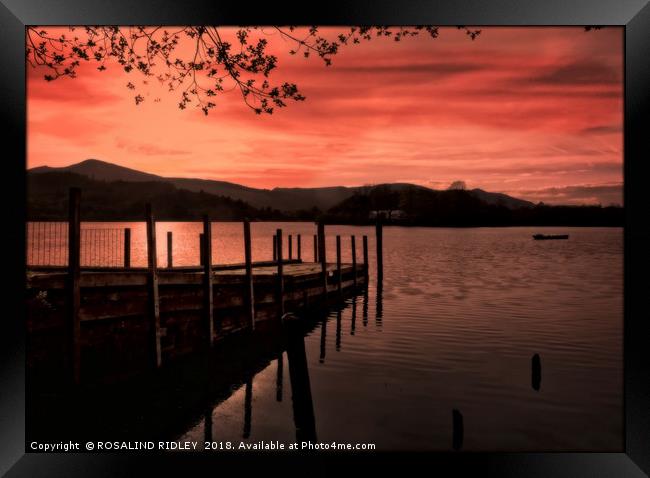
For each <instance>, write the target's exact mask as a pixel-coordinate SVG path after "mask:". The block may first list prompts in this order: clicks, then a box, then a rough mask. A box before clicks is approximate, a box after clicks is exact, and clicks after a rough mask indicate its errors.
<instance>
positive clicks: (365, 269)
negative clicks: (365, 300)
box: [363, 236, 368, 284]
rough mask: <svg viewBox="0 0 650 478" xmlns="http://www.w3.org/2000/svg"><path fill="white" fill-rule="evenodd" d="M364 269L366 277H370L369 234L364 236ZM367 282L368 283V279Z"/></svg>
mask: <svg viewBox="0 0 650 478" xmlns="http://www.w3.org/2000/svg"><path fill="white" fill-rule="evenodd" d="M363 271H364V275H365V277H366V279H368V236H363ZM366 284H368V281H367V280H366Z"/></svg>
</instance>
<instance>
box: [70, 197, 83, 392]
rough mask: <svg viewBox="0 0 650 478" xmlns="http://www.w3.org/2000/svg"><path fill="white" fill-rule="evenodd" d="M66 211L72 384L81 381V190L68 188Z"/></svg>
mask: <svg viewBox="0 0 650 478" xmlns="http://www.w3.org/2000/svg"><path fill="white" fill-rule="evenodd" d="M68 206H69V209H68V301H69V303H68V330H69V332H68V339H69V351H70V355H69V358H70V372H71V378H72V383H73V384H75V385H77V384H79V382H80V381H81V322H80V320H79V307H80V303H81V292H80V287H79V280H80V278H81V258H80V252H81V213H80V209H81V189H79V188H70V192H69V204H68Z"/></svg>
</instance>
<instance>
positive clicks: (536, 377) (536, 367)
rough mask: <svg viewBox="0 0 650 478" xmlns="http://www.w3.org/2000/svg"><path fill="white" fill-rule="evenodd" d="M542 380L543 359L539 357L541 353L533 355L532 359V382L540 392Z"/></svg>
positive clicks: (534, 388)
mask: <svg viewBox="0 0 650 478" xmlns="http://www.w3.org/2000/svg"><path fill="white" fill-rule="evenodd" d="M541 382H542V359H540V358H539V354H535V355H533V359H532V360H531V384H532V386H533V390H535V391H536V392H539V388H540V384H541Z"/></svg>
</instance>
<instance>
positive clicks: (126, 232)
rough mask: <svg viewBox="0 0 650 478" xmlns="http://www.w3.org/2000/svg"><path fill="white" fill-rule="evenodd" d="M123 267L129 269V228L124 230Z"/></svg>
mask: <svg viewBox="0 0 650 478" xmlns="http://www.w3.org/2000/svg"><path fill="white" fill-rule="evenodd" d="M124 267H125V268H127V269H128V268H129V267H131V228H130V227H127V228H126V229H124Z"/></svg>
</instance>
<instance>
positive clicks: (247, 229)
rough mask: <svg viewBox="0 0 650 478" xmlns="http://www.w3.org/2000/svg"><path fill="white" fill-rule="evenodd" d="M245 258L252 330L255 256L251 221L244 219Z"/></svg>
mask: <svg viewBox="0 0 650 478" xmlns="http://www.w3.org/2000/svg"><path fill="white" fill-rule="evenodd" d="M244 260H245V261H246V265H245V273H246V284H245V286H244V287H245V288H246V290H245V301H246V302H245V303H246V313H247V315H248V321H249V322H248V323H249V324H250V327H251V330H255V296H254V294H253V256H252V253H251V223H250V222H249V221H248V219H246V220H244Z"/></svg>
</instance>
